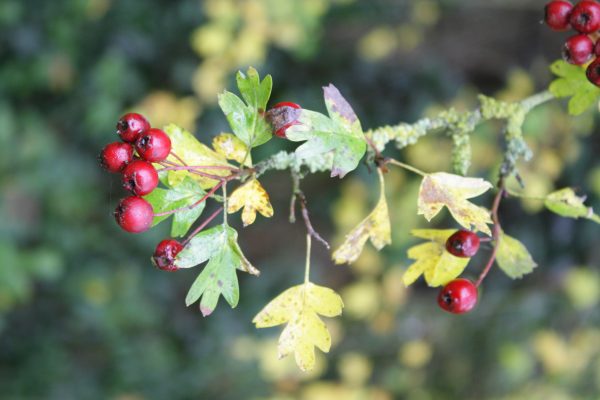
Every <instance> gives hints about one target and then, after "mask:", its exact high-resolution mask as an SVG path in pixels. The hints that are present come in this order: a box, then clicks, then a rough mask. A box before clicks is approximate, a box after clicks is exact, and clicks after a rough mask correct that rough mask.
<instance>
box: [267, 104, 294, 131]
mask: <svg viewBox="0 0 600 400" xmlns="http://www.w3.org/2000/svg"><path fill="white" fill-rule="evenodd" d="M301 112H302V107H300V105H298V104H296V103H292V102H289V101H283V102H281V103H277V104H275V105H274V106H273V107H272V108H271V109H270V110H269V111H267V113H266V119H267V121H268V122H269V123H270V124H271V126H272V127H273V132H274V135H275V136H279V137H280V138H285V137H286V136H285V131H286V130H287V129H288V128H289V127H290V126H292V125H298V124H299V122H298V118H300V113H301Z"/></svg>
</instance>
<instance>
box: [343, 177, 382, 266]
mask: <svg viewBox="0 0 600 400" xmlns="http://www.w3.org/2000/svg"><path fill="white" fill-rule="evenodd" d="M379 183H380V194H379V201H378V202H377V205H376V206H375V208H374V209H373V211H371V213H370V214H369V215H368V216H367V217H366V218H365V219H363V220H362V221H361V222H360V223H359V224H358V225H357V226H356V227H355V228H354V229H352V230H351V231H350V233H348V234H347V235H346V240H344V243H342V245H341V246H340V247H338V249H337V250H336V251H334V252H333V256H332V258H333V261H335V263H336V264H344V263H348V264H351V263H353V262H354V261H356V259H357V258H358V257H359V256H360V253H362V250H363V247H364V246H365V243H366V242H367V239H371V243H372V244H373V246H375V248H376V249H377V250H381V249H382V248H383V247H384V246H385V245H388V244H390V243H391V242H392V229H391V226H390V216H389V213H388V206H387V202H386V200H385V186H384V181H383V176H382V175H381V172H380V173H379Z"/></svg>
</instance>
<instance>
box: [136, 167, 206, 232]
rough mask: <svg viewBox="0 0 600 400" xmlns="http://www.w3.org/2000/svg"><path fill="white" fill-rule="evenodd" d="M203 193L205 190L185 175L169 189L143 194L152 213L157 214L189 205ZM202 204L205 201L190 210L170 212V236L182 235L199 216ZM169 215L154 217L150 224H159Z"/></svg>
mask: <svg viewBox="0 0 600 400" xmlns="http://www.w3.org/2000/svg"><path fill="white" fill-rule="evenodd" d="M205 194H206V193H205V191H204V190H203V189H202V187H201V186H200V184H199V183H198V182H197V181H195V180H193V179H191V178H190V177H189V176H186V177H185V178H184V179H183V181H181V182H180V183H179V184H177V185H175V186H173V187H171V188H170V189H162V188H156V189H154V190H153V191H152V193H150V194H148V195H146V196H144V199H146V200H147V201H148V202H149V203H150V204H151V205H152V208H153V209H154V213H157V214H158V213H163V212H167V211H172V210H175V209H178V208H182V207H187V206H190V205H192V204H194V203H196V202H197V201H199V200H200V199H202V197H204V195H205ZM204 206H205V202H202V203H200V204H198V205H197V206H195V207H194V208H193V209H191V210H182V211H179V212H176V213H174V214H172V215H173V223H172V226H171V236H173V237H179V236H184V235H185V234H186V233H187V232H188V230H189V229H190V227H191V226H192V225H193V224H194V222H196V220H197V219H198V217H200V215H201V214H202V211H204ZM170 216H171V215H164V216H161V217H154V220H153V222H152V226H155V225H157V224H159V223H160V222H162V221H164V220H165V219H167V218H169V217H170Z"/></svg>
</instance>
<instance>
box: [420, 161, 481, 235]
mask: <svg viewBox="0 0 600 400" xmlns="http://www.w3.org/2000/svg"><path fill="white" fill-rule="evenodd" d="M491 188H492V184H491V183H489V182H488V181H486V180H483V179H481V178H465V177H462V176H459V175H453V174H448V173H446V172H436V173H434V174H428V175H426V176H425V178H423V182H421V188H420V189H419V201H418V213H419V215H423V216H425V218H426V219H427V221H431V219H432V218H433V217H435V216H436V215H437V214H438V213H439V212H440V211H441V210H442V208H444V206H446V207H448V210H449V211H450V213H451V214H452V217H454V219H455V220H456V222H458V223H459V224H461V225H462V226H463V227H465V228H466V229H471V227H472V226H473V227H475V228H476V229H477V230H479V231H481V232H484V233H486V234H488V235H491V231H490V228H489V227H488V226H487V224H491V223H492V220H491V218H490V212H489V210H487V209H486V208H483V207H479V206H476V205H475V204H473V203H471V202H470V201H468V200H467V199H470V198H472V197H476V196H479V195H481V194H483V193H485V192H487V191H488V190H489V189H491Z"/></svg>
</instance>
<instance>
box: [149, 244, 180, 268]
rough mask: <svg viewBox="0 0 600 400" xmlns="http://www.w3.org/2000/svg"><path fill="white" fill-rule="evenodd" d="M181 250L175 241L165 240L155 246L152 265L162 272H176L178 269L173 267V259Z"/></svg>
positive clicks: (175, 266)
mask: <svg viewBox="0 0 600 400" xmlns="http://www.w3.org/2000/svg"><path fill="white" fill-rule="evenodd" d="M181 250H183V246H182V245H181V243H179V242H178V241H177V240H173V239H165V240H163V241H162V242H160V243H159V244H158V245H157V246H156V250H154V255H153V256H152V263H153V264H154V265H155V266H156V267H157V268H158V269H161V270H163V271H170V272H173V271H177V270H178V269H179V267H178V266H177V265H175V257H177V254H179V252H180V251H181Z"/></svg>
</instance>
